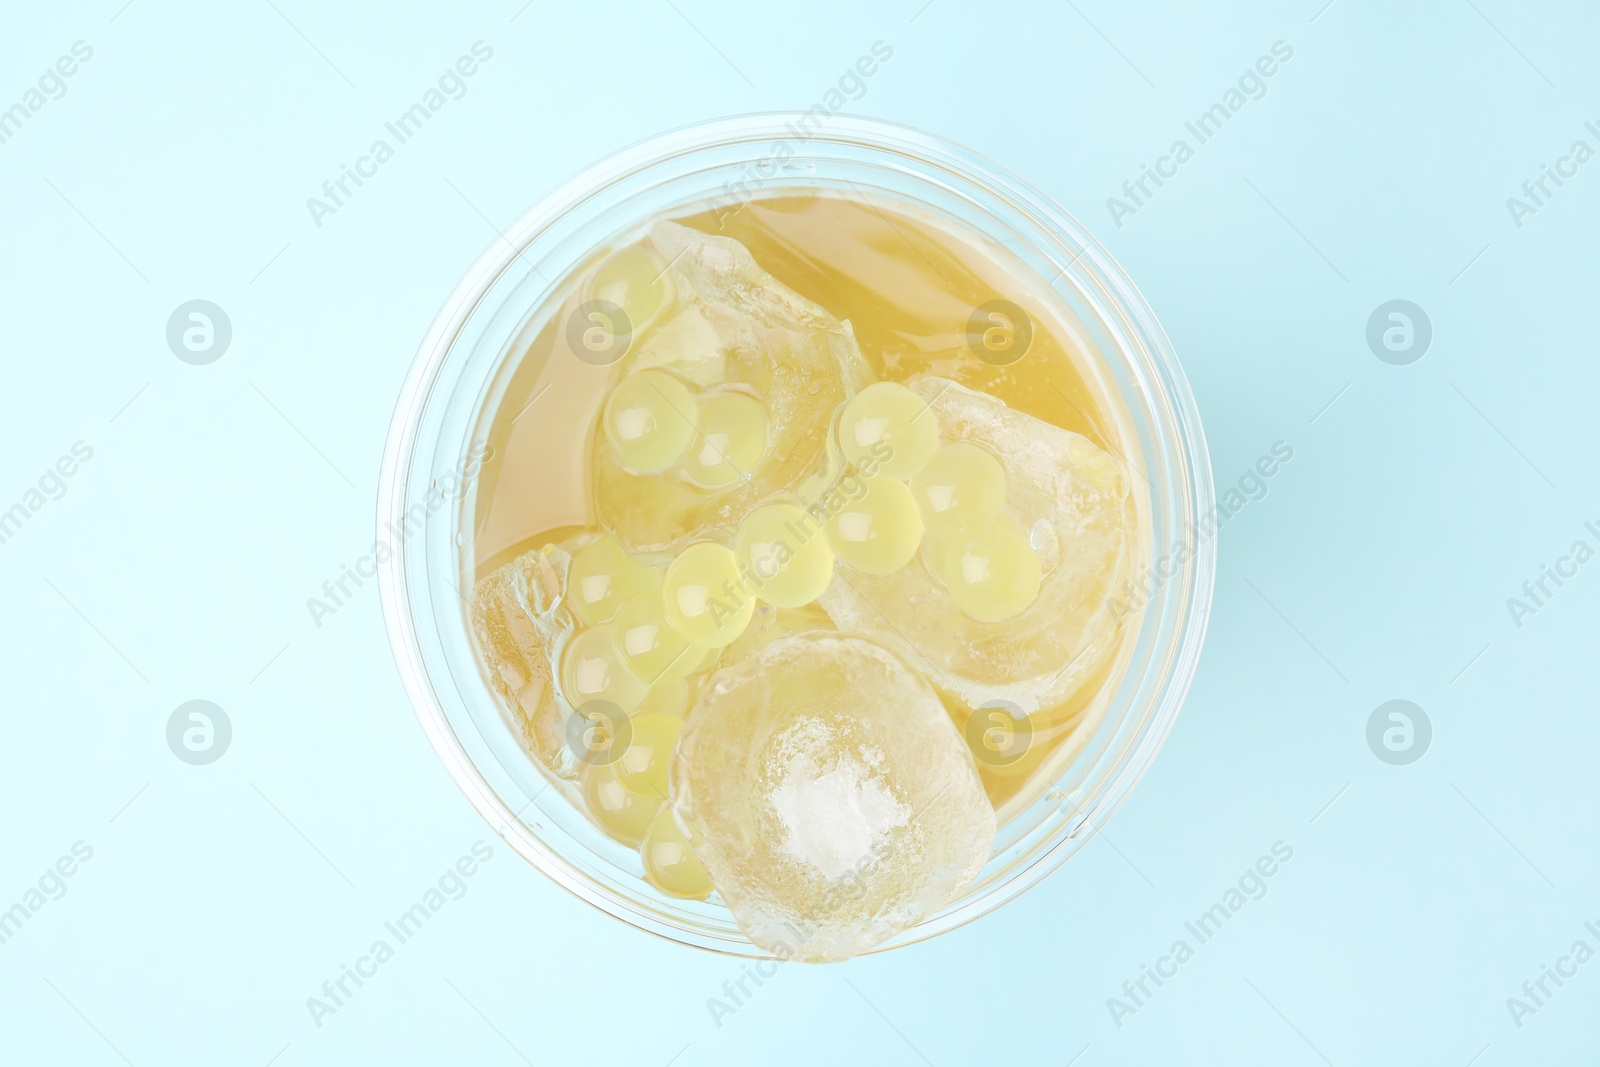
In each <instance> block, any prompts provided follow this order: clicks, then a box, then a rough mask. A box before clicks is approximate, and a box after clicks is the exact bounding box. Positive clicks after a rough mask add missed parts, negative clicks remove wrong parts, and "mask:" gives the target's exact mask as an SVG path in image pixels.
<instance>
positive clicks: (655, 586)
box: [567, 536, 661, 626]
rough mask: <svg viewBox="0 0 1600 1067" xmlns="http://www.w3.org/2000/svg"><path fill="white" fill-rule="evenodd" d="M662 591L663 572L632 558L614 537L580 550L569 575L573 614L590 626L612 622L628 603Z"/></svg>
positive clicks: (602, 539)
mask: <svg viewBox="0 0 1600 1067" xmlns="http://www.w3.org/2000/svg"><path fill="white" fill-rule="evenodd" d="M660 589H661V572H660V571H658V570H656V568H654V567H648V566H646V565H645V564H643V563H640V562H639V561H638V560H636V559H634V558H633V557H632V556H629V555H628V554H627V553H626V552H624V551H623V549H622V546H621V545H620V544H618V543H617V540H616V538H614V537H610V536H606V537H602V538H600V539H599V540H597V541H591V542H589V543H588V544H586V545H584V546H583V547H582V548H580V549H578V551H577V552H576V553H575V554H574V555H573V557H572V568H571V570H570V571H569V572H568V574H567V598H568V600H569V601H570V602H571V604H572V610H573V611H576V612H577V613H578V617H579V618H580V619H582V620H583V621H584V622H585V623H587V624H588V625H590V626H598V625H599V624H600V623H602V622H609V621H610V620H611V618H612V616H614V615H616V613H617V609H618V608H620V607H622V605H623V604H624V603H625V602H627V601H628V600H631V599H633V598H634V597H639V596H652V595H654V594H656V593H657V592H659V591H660Z"/></svg>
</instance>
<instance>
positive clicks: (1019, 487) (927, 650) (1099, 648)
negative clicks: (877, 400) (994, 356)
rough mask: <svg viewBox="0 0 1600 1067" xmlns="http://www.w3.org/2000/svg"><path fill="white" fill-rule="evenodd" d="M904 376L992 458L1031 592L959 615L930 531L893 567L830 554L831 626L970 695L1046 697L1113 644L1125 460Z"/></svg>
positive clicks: (1125, 561) (1075, 680)
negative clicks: (1017, 606) (937, 568)
mask: <svg viewBox="0 0 1600 1067" xmlns="http://www.w3.org/2000/svg"><path fill="white" fill-rule="evenodd" d="M909 384H910V387H911V389H912V391H913V392H915V393H917V394H918V395H919V396H921V397H922V398H923V399H924V400H926V401H928V402H929V404H930V405H931V407H932V410H933V413H934V415H935V417H936V418H937V419H938V422H939V433H940V436H941V437H942V438H943V439H944V440H946V441H972V442H975V443H977V444H979V445H982V446H983V447H985V448H987V449H988V450H989V451H990V452H992V453H993V454H994V455H996V456H998V457H999V458H1000V460H1001V463H1002V464H1003V465H1004V467H1005V471H1006V508H1007V510H1008V511H1009V512H1010V513H1011V514H1012V515H1013V516H1014V517H1015V518H1016V519H1017V520H1018V521H1019V522H1020V523H1021V524H1022V526H1023V528H1024V529H1026V530H1027V531H1028V533H1029V540H1030V542H1031V543H1032V545H1033V546H1034V548H1035V550H1036V551H1037V552H1038V553H1039V561H1040V563H1041V565H1042V567H1043V571H1044V574H1043V578H1042V580H1041V582H1040V585H1039V594H1038V596H1037V597H1035V598H1034V600H1033V602H1032V603H1031V604H1029V605H1028V607H1027V608H1025V609H1024V610H1023V611H1022V612H1021V613H1020V614H1017V615H1014V616H1012V617H1011V618H1009V619H1004V620H1002V621H1000V622H979V621H977V620H976V619H973V618H971V617H969V616H968V615H966V614H965V613H963V612H962V611H961V609H960V608H958V607H957V606H956V604H955V602H954V601H953V600H951V599H950V596H949V594H948V593H946V591H945V589H944V586H943V583H941V582H940V580H939V579H938V578H937V577H935V575H934V572H933V570H932V569H931V568H930V564H932V563H933V560H934V557H933V555H932V554H933V553H935V552H937V551H938V550H939V548H940V547H941V542H940V541H939V540H938V539H936V538H928V539H926V540H925V541H924V543H923V550H922V553H921V555H920V557H919V558H918V559H915V560H913V561H912V562H911V563H910V564H909V565H908V566H905V567H902V568H901V569H900V570H898V571H896V572H894V573H893V574H889V575H885V576H882V577H876V576H873V575H870V574H863V573H860V572H857V571H854V570H848V569H846V568H844V567H841V568H840V572H839V574H838V575H837V576H836V577H835V579H834V582H833V584H832V585H831V586H830V587H829V588H828V591H827V592H826V593H824V594H823V596H822V599H821V604H822V606H823V608H824V609H826V610H827V612H828V614H829V615H830V616H831V617H832V618H833V620H834V622H835V623H836V624H837V625H838V626H839V628H840V629H843V630H859V631H861V632H863V633H866V634H869V635H871V636H872V637H874V638H876V639H877V640H878V641H879V642H881V643H883V644H884V645H886V646H888V647H889V648H892V649H894V650H895V651H897V652H898V653H899V654H900V655H901V656H902V657H903V658H905V659H906V660H907V661H908V662H910V663H911V664H913V665H914V666H916V667H917V668H919V669H923V670H926V671H928V673H929V678H930V680H931V681H933V682H934V684H936V685H938V686H940V687H941V688H943V689H947V690H949V691H951V692H954V693H956V694H957V695H958V696H960V697H961V698H962V699H963V700H964V701H965V702H966V703H967V705H968V706H969V707H974V708H976V707H979V706H981V705H983V704H985V703H988V702H990V701H1006V702H1008V703H1010V704H1012V705H1015V706H1016V707H1017V708H1020V709H1021V710H1022V711H1023V712H1026V713H1029V714H1031V713H1033V712H1036V711H1040V710H1045V709H1049V708H1052V707H1054V706H1056V705H1058V704H1060V703H1061V702H1062V701H1064V700H1066V699H1067V697H1069V696H1071V695H1072V692H1073V690H1075V689H1076V688H1077V687H1078V686H1079V685H1080V684H1082V683H1083V682H1084V681H1085V680H1087V679H1088V678H1091V677H1093V676H1094V673H1095V671H1096V670H1097V669H1098V668H1099V667H1101V666H1102V665H1103V662H1104V660H1105V657H1106V656H1108V655H1109V654H1110V653H1111V652H1112V650H1113V649H1114V648H1115V647H1116V644H1117V642H1116V630H1117V626H1118V619H1117V616H1116V612H1115V611H1113V609H1112V603H1111V599H1112V598H1111V594H1112V591H1113V590H1114V589H1116V588H1117V587H1118V585H1120V584H1121V582H1122V581H1123V579H1124V577H1125V574H1126V571H1127V568H1128V566H1129V559H1130V556H1131V553H1132V545H1133V539H1134V536H1135V526H1134V522H1135V515H1134V506H1133V500H1132V497H1131V495H1130V487H1129V482H1128V478H1127V476H1126V474H1125V473H1124V472H1123V465H1122V462H1121V461H1120V460H1118V459H1116V458H1114V457H1112V456H1110V455H1108V454H1106V453H1105V452H1104V451H1102V450H1101V449H1100V448H1098V447H1096V446H1095V445H1094V444H1093V443H1092V442H1090V441H1089V440H1088V439H1087V438H1085V437H1083V436H1081V435H1079V434H1076V433H1073V432H1072V431H1070V430H1064V429H1061V428H1060V427H1058V426H1052V425H1050V424H1049V423H1046V422H1042V421H1040V420H1039V419H1036V418H1033V417H1032V416H1031V415H1025V414H1023V413H1022V412H1020V411H1014V410H1012V409H1011V408H1009V407H1007V406H1006V405H1005V404H1004V403H1002V402H1001V401H999V400H996V399H995V398H994V397H992V396H988V395H987V394H984V393H978V392H974V391H972V390H971V389H967V388H965V387H964V386H961V385H957V384H956V383H955V382H952V381H950V380H949V379H946V378H938V377H931V376H930V377H923V378H920V379H917V380H915V381H913V382H911V383H909Z"/></svg>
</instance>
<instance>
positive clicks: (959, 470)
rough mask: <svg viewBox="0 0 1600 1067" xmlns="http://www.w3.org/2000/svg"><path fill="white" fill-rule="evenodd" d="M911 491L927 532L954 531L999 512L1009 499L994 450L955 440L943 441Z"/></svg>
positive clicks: (992, 516) (920, 471)
mask: <svg viewBox="0 0 1600 1067" xmlns="http://www.w3.org/2000/svg"><path fill="white" fill-rule="evenodd" d="M911 492H912V494H913V495H914V496H915V497H916V498H917V509H918V510H919V511H920V512H921V513H922V521H923V524H924V525H925V526H927V528H928V532H929V533H930V534H933V535H947V534H953V533H955V532H956V531H957V530H959V529H961V527H963V526H970V525H972V524H973V523H976V522H986V521H988V520H989V519H992V518H994V517H995V516H996V515H998V514H1000V509H1001V507H1003V506H1004V505H1005V502H1006V471H1005V468H1004V467H1002V466H1001V465H1000V461H999V460H998V459H996V458H995V457H994V454H993V453H992V452H990V451H988V450H987V449H985V448H981V447H979V446H978V445H974V444H969V443H967V442H966V441H956V442H953V443H951V444H948V445H941V446H940V447H939V450H938V451H937V452H935V453H934V454H933V458H932V459H930V460H928V462H927V465H926V466H924V467H923V468H922V469H921V470H919V471H918V472H917V473H916V474H915V475H913V476H912V478H911Z"/></svg>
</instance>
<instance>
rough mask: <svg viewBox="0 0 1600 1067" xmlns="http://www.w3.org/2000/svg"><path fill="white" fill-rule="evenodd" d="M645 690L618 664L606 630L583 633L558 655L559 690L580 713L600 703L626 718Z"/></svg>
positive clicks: (620, 658)
mask: <svg viewBox="0 0 1600 1067" xmlns="http://www.w3.org/2000/svg"><path fill="white" fill-rule="evenodd" d="M649 688H650V687H649V686H648V685H646V684H645V683H644V682H642V681H640V680H639V678H638V677H637V676H636V675H635V674H634V673H633V672H632V671H630V670H629V669H628V667H627V665H626V664H624V663H623V662H622V655H621V653H619V652H618V651H617V646H616V642H615V641H614V640H613V637H612V632H611V627H609V626H601V627H599V628H597V629H593V630H585V631H583V632H582V633H580V634H578V635H577V636H576V637H574V638H573V639H572V640H570V641H568V642H567V647H566V648H565V649H563V650H562V652H561V690H562V692H563V693H565V694H566V697H567V703H569V704H571V705H572V706H573V707H574V708H577V709H579V710H580V711H581V710H583V707H584V705H585V704H588V703H589V702H590V701H604V702H605V703H606V704H610V705H614V706H615V707H616V709H617V710H618V711H621V712H623V713H624V714H626V713H627V712H630V711H632V710H633V709H634V708H636V707H638V706H639V702H640V701H641V700H643V699H644V697H645V693H646V692H648V691H649Z"/></svg>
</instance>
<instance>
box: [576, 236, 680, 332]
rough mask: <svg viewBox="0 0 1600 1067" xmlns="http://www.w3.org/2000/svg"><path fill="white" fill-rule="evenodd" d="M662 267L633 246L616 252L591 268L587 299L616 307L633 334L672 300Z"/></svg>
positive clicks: (648, 254) (654, 259)
mask: <svg viewBox="0 0 1600 1067" xmlns="http://www.w3.org/2000/svg"><path fill="white" fill-rule="evenodd" d="M665 267H666V265H665V264H664V263H662V262H661V260H660V259H659V258H658V257H657V256H656V255H655V253H653V252H651V251H650V250H649V249H646V248H640V247H639V246H637V245H634V246H632V247H629V248H622V249H618V250H617V251H616V252H613V253H612V254H611V255H610V256H608V257H607V258H606V259H605V261H604V262H602V263H601V264H600V265H599V266H598V267H596V268H595V272H594V274H593V276H592V277H590V279H589V292H588V297H589V299H590V300H605V301H608V302H610V303H612V304H615V305H617V306H618V307H620V308H621V309H622V310H623V312H624V313H625V314H626V315H627V316H628V325H629V327H630V331H631V332H632V333H635V334H637V333H638V332H639V331H640V330H643V329H644V328H645V327H646V326H648V325H650V323H651V322H652V321H653V320H654V319H655V317H656V316H657V315H658V314H660V313H661V309H662V308H664V307H665V306H666V305H667V303H668V302H669V301H670V300H671V299H672V282H671V280H670V279H668V278H667V276H666V270H665Z"/></svg>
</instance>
